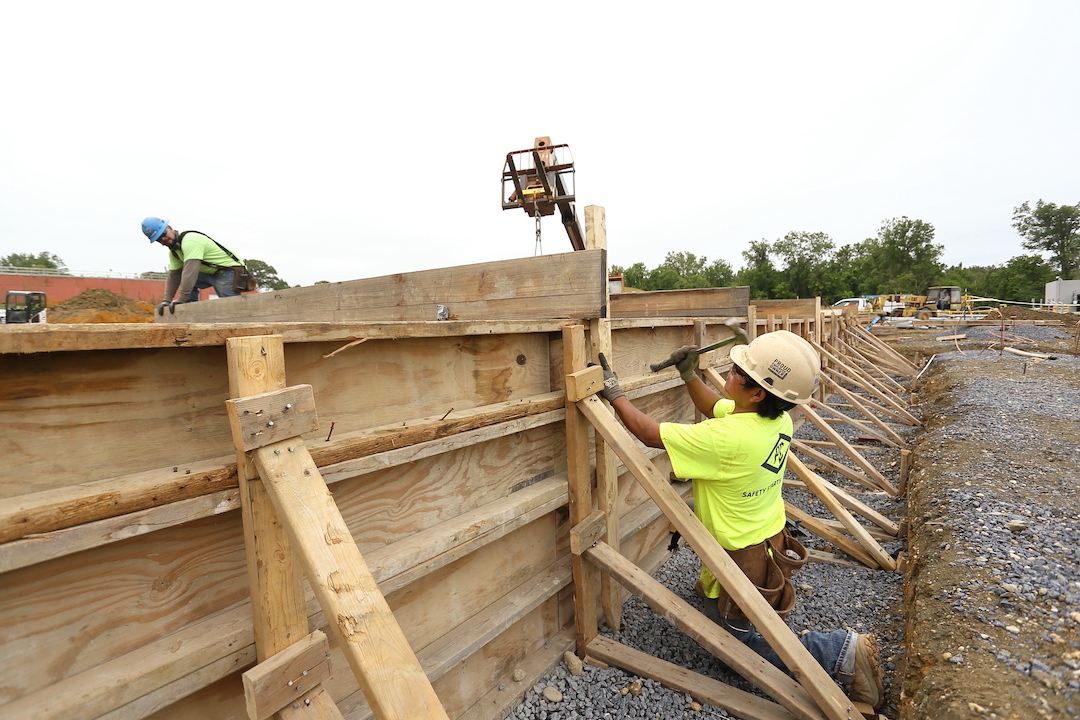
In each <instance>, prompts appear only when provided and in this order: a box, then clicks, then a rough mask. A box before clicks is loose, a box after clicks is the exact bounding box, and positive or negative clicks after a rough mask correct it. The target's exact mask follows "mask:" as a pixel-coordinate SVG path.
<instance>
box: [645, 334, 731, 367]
mask: <svg viewBox="0 0 1080 720" xmlns="http://www.w3.org/2000/svg"><path fill="white" fill-rule="evenodd" d="M735 341H736V338H733V337H731V338H728V339H727V340H721V341H720V342H715V343H713V344H712V345H706V346H705V347H703V348H698V349H697V354H698V355H701V354H703V353H707V352H709V351H710V350H715V349H716V348H721V347H724V346H725V345H730V344H731V343H733V342H735ZM674 364H675V361H674V360H672V359H671V358H668V359H667V360H662V361H660V362H658V363H653V364H651V365H649V369H650V370H652V371H653V372H660V371H661V370H663V369H664V368H669V367H671V366H672V365H674Z"/></svg>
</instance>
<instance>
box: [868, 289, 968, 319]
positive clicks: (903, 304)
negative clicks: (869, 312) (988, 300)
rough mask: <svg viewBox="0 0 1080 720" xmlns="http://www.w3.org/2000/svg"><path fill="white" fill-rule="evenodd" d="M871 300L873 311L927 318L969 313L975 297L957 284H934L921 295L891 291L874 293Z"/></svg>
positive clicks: (898, 315)
mask: <svg viewBox="0 0 1080 720" xmlns="http://www.w3.org/2000/svg"><path fill="white" fill-rule="evenodd" d="M870 300H871V305H872V308H873V310H874V312H878V313H880V314H882V315H891V316H893V317H913V318H915V319H916V320H929V319H930V318H932V317H939V316H949V315H953V314H958V313H971V312H972V311H973V303H974V300H975V298H974V297H973V296H971V295H968V294H966V293H964V292H963V290H962V289H961V288H960V286H959V285H935V286H934V287H931V288H927V289H926V292H925V293H923V294H922V295H907V294H902V293H893V294H891V295H876V296H874V297H873V298H871V299H870Z"/></svg>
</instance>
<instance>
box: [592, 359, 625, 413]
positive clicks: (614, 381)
mask: <svg viewBox="0 0 1080 720" xmlns="http://www.w3.org/2000/svg"><path fill="white" fill-rule="evenodd" d="M600 367H601V368H603V370H604V389H603V390H601V391H600V392H599V393H597V394H598V395H600V397H602V398H604V399H605V400H607V401H608V402H609V403H613V402H615V400H616V399H618V398H621V397H625V395H626V393H624V392H623V391H622V388H620V387H619V376H618V375H616V374H615V371H614V370H612V369H611V366H610V365H608V361H607V358H606V357H604V353H600Z"/></svg>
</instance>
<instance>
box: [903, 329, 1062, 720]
mask: <svg viewBox="0 0 1080 720" xmlns="http://www.w3.org/2000/svg"><path fill="white" fill-rule="evenodd" d="M1005 313H1006V316H1007V317H1011V318H1015V319H1024V318H1026V319H1038V320H1051V319H1052V320H1059V321H1060V320H1062V316H1061V315H1054V314H1052V313H1038V312H1037V311H1027V310H1024V309H1015V310H1013V309H1012V308H1006V309H1005ZM1078 319H1080V318H1077V317H1076V316H1067V318H1066V321H1067V322H1068V324H1067V325H1066V326H1065V327H1064V329H1065V330H1066V331H1067V332H1070V333H1073V335H1072V338H1069V339H1059V340H1056V341H1053V342H1043V343H1039V344H1033V345H1031V346H1025V350H1028V351H1032V352H1040V353H1043V354H1048V355H1052V356H1054V357H1055V358H1060V360H1057V361H1055V360H1039V359H1028V358H1018V357H1016V356H1010V355H1009V354H1007V353H1006V354H1001V353H1000V352H999V351H997V350H994V349H991V348H988V347H987V344H986V342H985V341H983V342H980V343H969V344H967V346H966V347H965V345H964V344H963V343H960V344H954V343H943V342H938V341H936V340H935V339H934V338H935V336H937V335H940V334H942V332H943V331H942V330H941V329H934V330H925V331H921V330H917V329H916V330H905V331H903V332H902V333H900V334H896V335H894V336H892V337H887V338H883V339H886V340H887V341H888V342H889V343H890V345H892V346H893V347H894V348H896V349H897V351H898V352H900V353H902V354H904V355H905V356H907V357H909V358H910V359H912V360H917V359H918V360H921V361H922V362H923V364H925V361H926V360H927V359H928V358H930V357H932V356H933V355H935V354H937V353H941V352H949V351H954V352H955V351H956V350H957V349H958V348H959V349H960V350H961V351H962V352H963V356H962V357H960V358H957V357H956V356H955V355H950V356H943V358H942V359H940V360H939V361H937V362H935V363H933V364H931V366H930V367H929V368H928V369H927V371H926V372H925V373H924V375H923V377H922V378H920V381H919V384H918V391H917V394H916V396H915V399H916V405H915V408H916V409H917V410H918V411H919V412H920V413H921V415H922V419H923V421H924V423H925V427H924V430H923V432H922V433H921V434H920V435H919V436H918V438H917V439H916V440H915V442H914V445H913V463H912V469H911V475H910V482H909V490H908V517H909V523H910V524H909V555H910V563H911V564H910V567H909V569H908V571H907V575H906V577H905V582H904V598H903V614H904V622H905V632H904V635H905V647H906V652H905V658H904V662H903V663H902V664H901V665H900V666H899V667H898V674H902V677H897V678H896V680H895V681H894V685H898V686H900V688H901V692H900V698H899V708H900V714H899V719H900V720H961V719H964V720H967V719H976V718H991V719H993V718H1009V719H1020V720H1027V719H1028V718H1032V719H1035V718H1074V717H1080V636H1078V634H1077V633H1078V629H1080V613H1078V612H1077V611H1078V610H1080V607H1077V605H1076V603H1075V602H1074V601H1075V600H1076V599H1077V597H1076V596H1075V595H1074V594H1073V592H1072V589H1073V588H1078V589H1080V551H1078V550H1077V548H1076V547H1075V546H1074V543H1073V542H1072V541H1073V540H1076V539H1077V538H1078V537H1080V515H1078V512H1080V510H1078V508H1077V499H1078V498H1077V494H1078V491H1080V454H1078V453H1077V451H1076V446H1077V443H1076V441H1077V439H1080V416H1078V415H1073V416H1072V417H1055V416H1051V415H1048V413H1047V411H1046V410H1045V408H1042V407H1040V404H1041V403H1039V402H1038V398H1040V397H1042V398H1046V399H1047V400H1048V404H1049V400H1050V399H1054V400H1055V402H1057V401H1061V402H1071V401H1072V400H1071V399H1072V398H1080V363H1078V362H1077V360H1076V358H1075V355H1074V354H1073V348H1074V344H1075V339H1076V335H1075V332H1076V330H1075V323H1076V321H1077V320H1078ZM973 385H978V386H980V387H986V388H996V387H999V386H1000V388H1001V390H1000V395H998V396H995V394H994V392H993V391H991V392H990V393H989V394H986V395H980V394H978V393H972V392H971V391H970V388H971V387H972V386H973ZM1018 388H1027V391H1028V392H1032V394H1033V395H1034V398H1035V402H1030V401H1028V399H1027V398H1018V397H1017V395H1018V394H1019V390H1018ZM916 414H919V413H916ZM987 418H992V420H988V419H987ZM1070 437H1071V438H1072V440H1069V439H1068V438H1070ZM1016 523H1020V524H1016ZM1033 565H1034V566H1037V567H1038V568H1040V569H1039V572H1040V573H1042V577H1047V576H1050V577H1054V576H1056V577H1060V578H1064V580H1065V581H1066V582H1065V583H1064V584H1063V586H1066V585H1067V587H1068V588H1069V591H1068V592H1067V593H1062V594H1060V596H1059V595H1058V591H1057V590H1056V589H1053V588H1051V589H1050V590H1048V589H1047V588H1046V587H1042V586H1039V583H1035V585H1034V586H1032V587H1026V586H1025V585H1024V584H1023V582H1022V581H1021V580H1017V579H1016V578H1017V577H1023V576H1024V575H1025V573H1028V574H1030V572H1031V566H1033Z"/></svg>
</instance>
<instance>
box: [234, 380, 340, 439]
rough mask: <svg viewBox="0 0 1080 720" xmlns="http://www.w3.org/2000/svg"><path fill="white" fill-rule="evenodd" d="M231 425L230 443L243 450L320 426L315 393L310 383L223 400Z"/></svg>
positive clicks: (287, 437) (298, 434)
mask: <svg viewBox="0 0 1080 720" xmlns="http://www.w3.org/2000/svg"><path fill="white" fill-rule="evenodd" d="M225 405H226V407H228V410H229V417H230V418H231V420H232V422H233V424H235V425H238V426H239V429H240V432H234V433H233V443H234V444H238V445H239V447H240V448H241V449H242V450H244V451H245V452H247V451H250V450H255V449H257V448H261V447H266V446H267V445H271V444H273V443H275V442H278V441H279V440H288V439H289V438H293V437H298V436H300V435H303V434H304V433H306V432H311V431H313V430H318V429H319V416H318V414H317V413H316V412H315V394H314V393H313V392H312V390H311V386H310V385H296V386H295V387H289V388H285V389H284V390H274V391H272V392H267V393H262V394H261V395H252V396H250V397H245V398H238V399H236V400H228V401H226V403H225Z"/></svg>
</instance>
